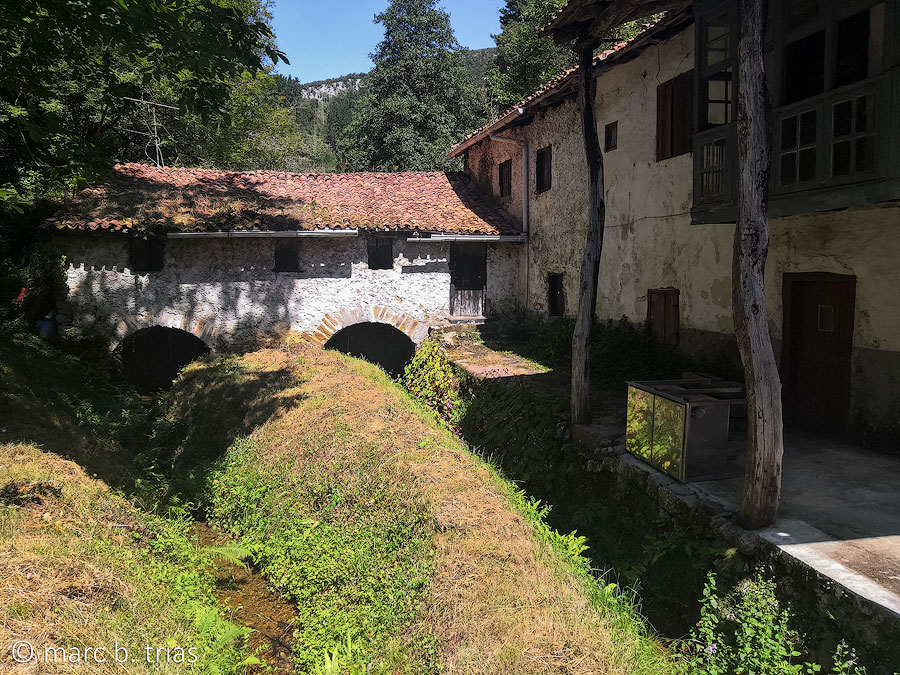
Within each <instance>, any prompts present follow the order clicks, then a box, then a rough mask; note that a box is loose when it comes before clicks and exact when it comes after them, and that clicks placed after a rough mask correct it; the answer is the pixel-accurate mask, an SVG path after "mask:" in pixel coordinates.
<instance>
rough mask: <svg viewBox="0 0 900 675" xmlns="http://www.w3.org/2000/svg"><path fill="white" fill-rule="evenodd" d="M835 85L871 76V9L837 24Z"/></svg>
mask: <svg viewBox="0 0 900 675" xmlns="http://www.w3.org/2000/svg"><path fill="white" fill-rule="evenodd" d="M836 44H837V53H836V54H835V64H834V65H835V70H834V86H835V87H843V86H844V85H846V84H853V83H854V82H860V81H861V80H865V79H866V78H867V77H868V76H869V10H868V9H867V10H865V11H862V12H860V13H859V14H854V15H853V16H851V17H849V18H846V19H844V20H843V21H839V22H838V25H837V43H836Z"/></svg>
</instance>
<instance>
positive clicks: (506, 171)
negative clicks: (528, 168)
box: [497, 159, 512, 197]
mask: <svg viewBox="0 0 900 675" xmlns="http://www.w3.org/2000/svg"><path fill="white" fill-rule="evenodd" d="M497 171H498V173H499V175H498V181H499V183H500V196H501V197H509V196H510V195H511V194H512V160H511V159H507V160H506V161H505V162H500V166H499V167H498V168H497Z"/></svg>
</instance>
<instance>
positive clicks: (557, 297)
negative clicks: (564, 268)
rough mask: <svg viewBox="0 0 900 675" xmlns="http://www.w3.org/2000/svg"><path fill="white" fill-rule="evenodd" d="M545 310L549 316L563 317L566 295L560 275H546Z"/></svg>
mask: <svg viewBox="0 0 900 675" xmlns="http://www.w3.org/2000/svg"><path fill="white" fill-rule="evenodd" d="M547 296H548V297H547V308H548V309H549V312H550V316H564V315H565V313H566V294H565V290H564V288H563V275H562V274H548V275H547Z"/></svg>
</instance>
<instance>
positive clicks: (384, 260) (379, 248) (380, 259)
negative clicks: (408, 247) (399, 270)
mask: <svg viewBox="0 0 900 675" xmlns="http://www.w3.org/2000/svg"><path fill="white" fill-rule="evenodd" d="M393 267H394V240H393V239H388V238H387V237H373V238H372V239H369V269H370V270H389V269H393Z"/></svg>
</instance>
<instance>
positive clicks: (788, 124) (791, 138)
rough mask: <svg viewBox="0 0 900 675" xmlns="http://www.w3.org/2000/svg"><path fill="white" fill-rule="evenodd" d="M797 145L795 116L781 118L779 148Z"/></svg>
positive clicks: (787, 148) (788, 148)
mask: <svg viewBox="0 0 900 675" xmlns="http://www.w3.org/2000/svg"><path fill="white" fill-rule="evenodd" d="M796 147H797V116H796V115H791V116H790V117H785V118H784V119H783V120H781V149H782V150H790V149H791V148H796Z"/></svg>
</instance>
